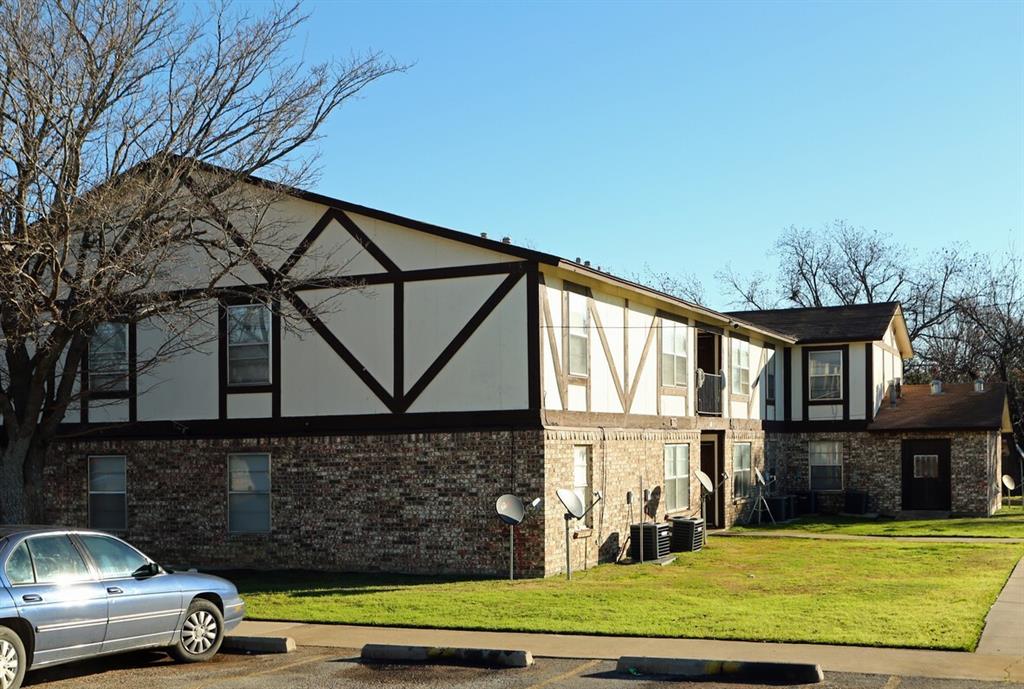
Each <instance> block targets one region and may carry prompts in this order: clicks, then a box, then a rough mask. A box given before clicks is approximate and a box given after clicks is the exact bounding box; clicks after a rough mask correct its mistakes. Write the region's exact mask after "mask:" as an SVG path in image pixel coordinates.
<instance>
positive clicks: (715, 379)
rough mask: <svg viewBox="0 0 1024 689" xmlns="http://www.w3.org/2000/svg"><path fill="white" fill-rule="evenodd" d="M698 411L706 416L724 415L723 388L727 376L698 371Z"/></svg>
mask: <svg viewBox="0 0 1024 689" xmlns="http://www.w3.org/2000/svg"><path fill="white" fill-rule="evenodd" d="M696 383H697V413H698V414H704V415H705V416H721V415H722V388H723V387H724V384H725V376H723V375H713V374H711V373H704V372H703V371H699V370H698V371H697V380H696Z"/></svg>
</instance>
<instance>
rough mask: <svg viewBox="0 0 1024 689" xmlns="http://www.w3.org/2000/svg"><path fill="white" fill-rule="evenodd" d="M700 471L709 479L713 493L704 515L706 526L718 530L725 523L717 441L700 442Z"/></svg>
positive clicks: (709, 497)
mask: <svg viewBox="0 0 1024 689" xmlns="http://www.w3.org/2000/svg"><path fill="white" fill-rule="evenodd" d="M700 470H701V471H703V472H704V473H705V474H707V475H708V476H709V477H710V478H711V483H712V484H714V485H715V492H713V493H712V494H711V495H709V496H708V499H707V505H706V509H705V514H704V521H705V522H706V524H705V525H706V526H708V527H713V528H720V527H721V526H722V525H723V524H724V523H725V501H724V500H722V496H721V488H722V485H721V484H722V481H721V477H720V476H719V470H718V442H717V440H701V441H700Z"/></svg>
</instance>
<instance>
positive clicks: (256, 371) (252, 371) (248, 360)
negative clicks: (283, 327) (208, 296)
mask: <svg viewBox="0 0 1024 689" xmlns="http://www.w3.org/2000/svg"><path fill="white" fill-rule="evenodd" d="M227 312H228V384H229V385H259V384H261V383H269V382H270V309H268V308H267V307H266V306H264V305H263V304H243V305H239V306H229V307H228V308H227Z"/></svg>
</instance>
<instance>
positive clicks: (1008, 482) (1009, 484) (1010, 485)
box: [1003, 474, 1017, 491]
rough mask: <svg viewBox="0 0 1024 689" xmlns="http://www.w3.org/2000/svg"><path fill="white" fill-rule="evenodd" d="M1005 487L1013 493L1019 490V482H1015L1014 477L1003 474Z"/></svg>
mask: <svg viewBox="0 0 1024 689" xmlns="http://www.w3.org/2000/svg"><path fill="white" fill-rule="evenodd" d="M1003 485H1004V486H1006V490H1009V491H1012V490H1015V489H1016V488H1017V482H1016V481H1014V480H1013V477H1012V476H1010V475H1009V474H1003Z"/></svg>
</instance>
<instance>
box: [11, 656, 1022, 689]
mask: <svg viewBox="0 0 1024 689" xmlns="http://www.w3.org/2000/svg"><path fill="white" fill-rule="evenodd" d="M356 656H357V652H356V651H351V652H346V651H343V650H339V649H336V648H316V647H303V648H300V649H299V650H298V651H297V652H295V653H289V654H287V655H263V656H247V655H236V654H229V653H222V654H220V655H218V656H217V657H216V658H214V660H212V661H211V662H209V663H203V664H199V665H179V664H177V663H174V662H173V661H171V660H170V659H168V658H167V657H166V656H165V655H163V654H161V653H149V652H144V653H133V654H128V655H122V656H113V657H110V658H105V659H100V660H94V661H90V662H86V663H76V664H72V665H66V666H63V667H57V668H53V669H50V670H42V671H39V672H32V673H29V675H28V677H27V678H26V682H25V686H27V687H36V688H37V689H86V688H88V689H133V688H135V687H139V688H144V689H280V688H281V687H288V688H289V689H363V688H366V689H406V688H410V689H412V688H414V687H415V688H416V689H420V688H424V687H425V688H428V689H429V688H431V687H436V688H437V689H458V688H460V687H466V688H474V689H476V688H479V689H556V688H563V689H647V688H651V689H653V688H654V687H683V688H693V689H698V688H700V689H755V688H756V687H761V686H763V685H752V684H724V683H717V682H714V683H713V682H672V681H667V680H665V679H664V678H656V677H644V676H632V675H626V674H620V673H616V672H615V663H614V662H613V661H606V660H574V659H566V658H538V659H537V662H536V664H535V665H534V666H533V667H530V668H526V669H522V670H482V669H478V668H467V667H450V666H438V665H433V666H421V665H362V664H360V663H358V662H356V661H355V657H356ZM813 686H814V687H820V688H821V689H997V688H998V689H1024V685H1021V684H1003V683H997V682H973V681H969V680H936V679H928V678H912V677H909V678H908V677H887V676H885V675H857V674H846V673H829V674H827V675H826V678H825V683H824V684H817V685H813Z"/></svg>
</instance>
